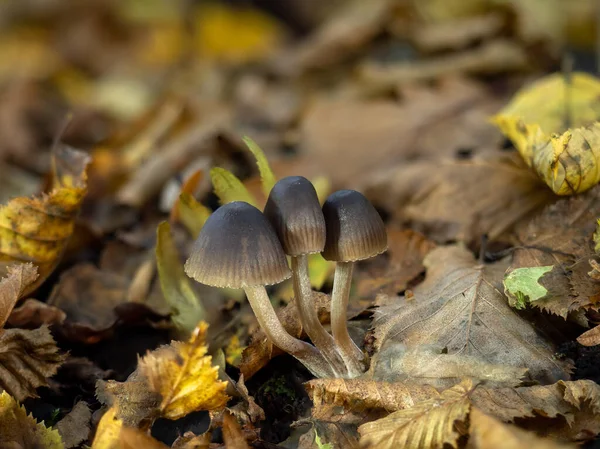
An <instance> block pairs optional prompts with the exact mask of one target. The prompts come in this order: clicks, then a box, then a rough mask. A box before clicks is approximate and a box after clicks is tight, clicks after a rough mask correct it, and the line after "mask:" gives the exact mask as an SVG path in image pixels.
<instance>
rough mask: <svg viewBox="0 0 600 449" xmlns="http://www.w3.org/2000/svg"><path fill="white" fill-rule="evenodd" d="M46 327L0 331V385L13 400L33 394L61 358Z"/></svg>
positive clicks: (64, 355) (62, 358)
mask: <svg viewBox="0 0 600 449" xmlns="http://www.w3.org/2000/svg"><path fill="white" fill-rule="evenodd" d="M65 358H66V354H61V353H59V352H58V348H57V347H56V342H55V341H54V339H53V338H52V335H51V334H50V331H49V330H48V328H47V327H46V326H43V327H40V328H39V329H35V330H25V329H8V330H4V331H2V332H1V333H0V388H2V389H3V390H4V391H6V392H8V393H9V394H10V395H11V396H13V397H14V398H15V399H16V400H18V401H22V400H24V399H25V398H28V397H37V394H36V389H37V388H38V387H40V386H47V385H48V378H49V377H51V376H53V375H54V374H55V373H56V371H57V370H58V367H59V366H60V365H61V364H62V362H63V361H64V360H65Z"/></svg>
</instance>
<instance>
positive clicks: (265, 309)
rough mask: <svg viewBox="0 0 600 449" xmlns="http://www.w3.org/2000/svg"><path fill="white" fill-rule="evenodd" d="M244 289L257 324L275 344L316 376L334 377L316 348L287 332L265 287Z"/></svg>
mask: <svg viewBox="0 0 600 449" xmlns="http://www.w3.org/2000/svg"><path fill="white" fill-rule="evenodd" d="M244 291H245V292H246V296H247V297H248V302H249V303H250V307H252V310H253V311H254V315H255V316H256V319H257V320H258V324H260V327H261V328H262V330H263V331H264V333H265V334H267V338H268V339H269V340H271V342H272V343H273V344H274V345H275V346H277V347H278V348H280V349H282V350H283V351H285V352H287V353H288V354H290V355H292V356H294V357H295V358H296V359H298V360H299V361H300V362H301V363H302V364H303V365H304V366H305V367H306V368H308V370H309V371H310V372H311V373H313V374H314V375H315V376H316V377H335V373H334V372H333V370H332V368H331V367H330V366H329V363H327V361H326V360H325V358H324V357H323V355H322V354H321V353H320V352H319V350H318V349H317V348H315V347H314V346H312V345H311V344H308V343H306V342H304V341H302V340H299V339H297V338H295V337H292V336H291V335H290V334H288V333H287V331H286V330H285V329H284V327H283V325H282V324H281V322H280V321H279V318H278V317H277V314H276V313H275V310H274V309H273V306H272V305H271V300H270V299H269V296H268V295H267V291H266V289H265V287H263V286H262V285H259V286H253V287H245V288H244Z"/></svg>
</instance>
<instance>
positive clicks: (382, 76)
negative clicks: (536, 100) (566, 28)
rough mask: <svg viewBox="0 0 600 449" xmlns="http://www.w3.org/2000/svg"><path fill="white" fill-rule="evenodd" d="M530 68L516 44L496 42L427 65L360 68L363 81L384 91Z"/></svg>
mask: <svg viewBox="0 0 600 449" xmlns="http://www.w3.org/2000/svg"><path fill="white" fill-rule="evenodd" d="M528 67H529V63H528V60H527V55H526V53H525V51H524V50H523V48H521V47H520V46H519V45H518V44H517V43H516V42H514V41H511V40H508V39H496V40H493V41H490V42H488V43H485V44H483V45H481V46H479V47H476V48H473V49H469V50H465V51H463V52H459V53H451V54H448V55H442V56H438V57H436V58H430V59H426V60H423V61H410V62H402V63H397V64H386V65H381V64H376V63H373V62H365V63H363V64H362V66H361V68H360V74H361V77H362V79H363V80H364V81H365V82H367V83H369V84H371V85H376V86H378V87H379V88H380V89H385V88H386V87H392V86H396V85H398V84H400V83H414V82H417V81H423V80H428V79H437V78H441V77H443V76H448V75H457V74H478V75H482V74H483V75H485V74H495V73H505V72H509V71H523V70H526V69H527V68H528Z"/></svg>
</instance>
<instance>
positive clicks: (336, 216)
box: [323, 190, 387, 262]
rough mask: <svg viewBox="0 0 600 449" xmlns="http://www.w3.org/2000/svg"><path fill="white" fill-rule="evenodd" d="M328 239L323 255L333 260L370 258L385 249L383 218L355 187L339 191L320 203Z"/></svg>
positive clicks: (385, 234)
mask: <svg viewBox="0 0 600 449" xmlns="http://www.w3.org/2000/svg"><path fill="white" fill-rule="evenodd" d="M323 215H324V216H325V223H326V225H327V239H326V242H325V249H324V250H323V257H324V258H325V259H327V260H334V261H336V262H354V261H357V260H363V259H369V258H370V257H373V256H376V255H377V254H381V253H383V252H384V251H386V250H387V233H386V230H385V225H384V224H383V220H382V219H381V217H380V216H379V213H378V212H377V211H376V210H375V208H374V207H373V205H372V204H371V202H370V201H369V200H368V199H366V198H365V197H364V196H363V195H362V194H361V193H359V192H357V191H355V190H339V191H337V192H334V193H332V194H331V195H329V197H328V198H327V200H326V201H325V204H323Z"/></svg>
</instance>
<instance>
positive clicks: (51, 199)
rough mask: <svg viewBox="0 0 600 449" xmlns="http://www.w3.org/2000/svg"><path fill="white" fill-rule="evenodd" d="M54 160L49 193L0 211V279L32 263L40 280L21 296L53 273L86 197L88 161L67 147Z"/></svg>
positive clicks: (7, 205)
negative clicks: (11, 267) (20, 265)
mask: <svg viewBox="0 0 600 449" xmlns="http://www.w3.org/2000/svg"><path fill="white" fill-rule="evenodd" d="M53 157H54V173H53V180H54V184H53V189H52V191H51V192H50V193H48V194H47V195H44V196H42V197H34V198H23V197H18V198H14V199H13V200H11V201H10V202H9V203H8V204H6V205H4V206H2V207H0V276H4V275H5V274H6V269H7V266H8V265H10V264H13V263H15V262H33V264H34V265H36V266H37V268H38V274H39V277H38V278H37V279H36V281H35V282H34V283H31V284H30V285H29V286H28V287H27V288H26V289H25V291H24V292H23V294H28V293H30V292H32V291H33V290H35V289H36V288H37V286H39V285H40V284H41V283H42V282H43V281H44V280H45V279H46V278H47V277H48V275H49V274H50V273H51V272H52V270H54V267H55V266H56V264H57V263H58V261H59V259H60V257H61V255H62V253H63V250H64V249H65V246H66V244H67V241H68V240H69V238H70V237H71V234H72V233H73V227H74V224H75V218H76V216H77V214H78V212H79V208H80V206H81V203H82V201H83V198H84V196H85V194H86V188H87V187H86V173H85V168H86V166H87V164H88V162H89V157H88V156H87V155H86V154H85V153H83V152H80V151H77V150H73V149H71V148H68V147H59V148H57V149H56V151H55V153H54V155H53Z"/></svg>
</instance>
